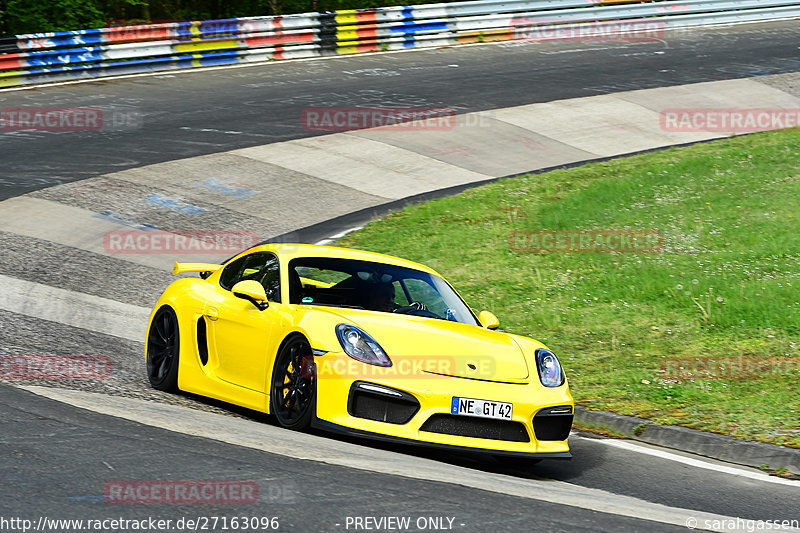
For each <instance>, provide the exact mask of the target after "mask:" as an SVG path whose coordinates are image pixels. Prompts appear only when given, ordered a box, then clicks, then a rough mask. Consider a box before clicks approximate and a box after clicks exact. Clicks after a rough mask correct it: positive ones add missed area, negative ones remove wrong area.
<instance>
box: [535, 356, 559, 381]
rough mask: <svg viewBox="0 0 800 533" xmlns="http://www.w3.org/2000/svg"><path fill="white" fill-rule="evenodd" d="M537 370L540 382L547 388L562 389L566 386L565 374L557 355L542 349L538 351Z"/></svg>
mask: <svg viewBox="0 0 800 533" xmlns="http://www.w3.org/2000/svg"><path fill="white" fill-rule="evenodd" d="M536 368H537V369H538V370H539V381H541V382H542V385H544V386H545V387H560V386H561V385H563V384H564V372H563V371H562V370H561V363H559V362H558V357H556V354H554V353H553V352H551V351H550V350H545V349H543V348H540V349H538V350H536Z"/></svg>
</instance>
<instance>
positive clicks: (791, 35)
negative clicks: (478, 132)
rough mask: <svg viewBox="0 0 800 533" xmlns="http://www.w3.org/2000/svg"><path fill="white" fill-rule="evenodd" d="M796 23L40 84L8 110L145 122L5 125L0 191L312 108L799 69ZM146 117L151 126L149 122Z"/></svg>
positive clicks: (16, 94) (199, 143)
mask: <svg viewBox="0 0 800 533" xmlns="http://www.w3.org/2000/svg"><path fill="white" fill-rule="evenodd" d="M798 43H800V26H798V25H797V23H795V22H791V21H790V22H776V23H771V24H752V25H741V26H733V27H722V28H711V29H702V28H700V29H691V30H685V31H675V32H667V33H666V34H665V36H664V40H663V41H657V42H638V43H598V44H592V43H514V44H498V45H486V46H468V47H461V48H452V49H444V50H430V51H416V52H413V53H393V54H379V55H366V56H360V57H347V58H336V59H325V60H315V61H298V62H286V63H275V64H270V65H266V66H262V67H247V68H234V69H223V70H211V71H204V72H197V73H186V72H183V73H179V74H161V75H157V76H154V77H143V78H133V79H128V80H113V81H100V82H93V83H89V84H78V85H66V86H59V87H52V88H44V89H37V90H34V91H29V90H23V91H12V92H5V91H0V106H2V107H23V106H37V105H38V106H46V107H94V108H99V109H102V110H104V111H110V112H117V113H119V114H120V115H122V116H126V114H131V115H130V116H133V117H138V119H134V120H132V122H131V124H129V125H128V126H127V127H126V126H125V125H123V126H120V127H119V131H112V132H81V133H80V134H78V135H73V134H68V133H67V134H65V133H41V132H39V133H29V132H14V133H13V134H9V133H6V134H4V135H2V137H0V150H2V152H3V167H2V169H0V200H2V199H5V198H9V197H11V196H15V195H18V194H22V193H24V192H28V191H31V190H35V189H38V188H42V187H47V186H50V185H57V184H59V183H64V182H68V181H73V180H78V179H82V178H86V177H90V176H96V175H99V174H104V173H108V172H112V171H119V170H123V169H126V168H133V167H139V166H143V165H148V164H152V163H158V162H162V161H170V160H174V159H181V158H186V157H192V156H197V155H202V154H209V153H215V152H222V151H227V150H232V149H235V148H244V147H248V146H256V145H262V144H267V143H272V142H278V141H285V140H290V139H296V138H300V137H307V136H311V135H315V134H317V133H315V132H309V131H306V130H305V129H303V127H302V124H301V121H300V115H301V111H302V110H303V109H304V108H306V107H324V106H341V107H351V106H385V107H391V106H423V107H426V106H430V107H448V108H452V109H454V110H455V111H456V112H459V113H461V112H469V111H480V110H487V109H497V108H505V107H511V106H515V105H521V104H530V103H535V102H548V101H552V100H562V99H567V98H579V97H585V96H596V95H599V94H608V93H614V92H619V91H627V90H633V89H648V88H653V87H664V86H672V85H684V84H689V83H698V82H705V81H715V80H725V79H733V78H745V77H752V76H761V75H767V74H780V73H785V72H797V71H800V59H799V58H798ZM140 125H141V128H140V127H139V126H140Z"/></svg>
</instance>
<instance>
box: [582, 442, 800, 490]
mask: <svg viewBox="0 0 800 533" xmlns="http://www.w3.org/2000/svg"><path fill="white" fill-rule="evenodd" d="M575 438H577V439H582V440H589V441H591V442H599V443H600V444H605V445H606V446H612V447H614V448H621V449H623V450H627V451H630V452H636V453H641V454H644V455H651V456H653V457H659V458H661V459H667V460H669V461H675V462H678V463H682V464H685V465H687V466H693V467H695V468H704V469H706V470H713V471H715V472H721V473H723V474H731V475H734V476H739V477H746V478H748V479H755V480H758V481H763V482H765V483H776V484H778V485H788V486H790V487H796V488H799V489H800V481H793V480H791V479H783V478H780V477H775V476H770V475H767V474H762V473H761V472H756V471H752V470H744V469H742V468H736V467H733V466H725V465H720V464H715V463H710V462H708V461H703V460H701V459H695V458H692V457H686V456H685V455H679V454H677V453H671V452H668V451H666V450H659V449H657V448H650V447H647V446H642V445H640V444H636V443H634V442H630V441H625V440H617V439H587V438H585V437H577V436H571V437H570V439H575Z"/></svg>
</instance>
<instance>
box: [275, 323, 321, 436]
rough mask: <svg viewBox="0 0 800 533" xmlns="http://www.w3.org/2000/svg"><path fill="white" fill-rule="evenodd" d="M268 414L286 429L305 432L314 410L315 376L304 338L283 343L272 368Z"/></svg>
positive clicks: (315, 398) (309, 350)
mask: <svg viewBox="0 0 800 533" xmlns="http://www.w3.org/2000/svg"><path fill="white" fill-rule="evenodd" d="M271 383H272V386H271V392H270V397H269V401H270V412H271V413H272V414H273V415H274V416H275V419H276V420H277V421H278V424H279V425H280V426H281V427H284V428H286V429H294V430H297V431H306V430H308V429H309V428H310V427H311V419H312V417H313V416H314V412H315V411H316V408H317V376H316V368H315V366H314V357H313V355H312V354H311V346H310V345H309V344H308V341H307V340H306V339H305V337H302V336H300V335H297V336H294V337H292V338H290V339H289V340H287V341H286V342H285V343H284V344H283V346H282V347H281V348H280V351H279V352H278V356H277V357H276V358H275V364H274V365H273V367H272V381H271Z"/></svg>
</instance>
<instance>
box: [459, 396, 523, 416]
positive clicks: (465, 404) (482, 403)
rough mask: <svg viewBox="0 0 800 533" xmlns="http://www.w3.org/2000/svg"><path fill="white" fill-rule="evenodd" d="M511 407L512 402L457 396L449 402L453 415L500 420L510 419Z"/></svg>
mask: <svg viewBox="0 0 800 533" xmlns="http://www.w3.org/2000/svg"><path fill="white" fill-rule="evenodd" d="M513 409H514V408H513V406H512V404H510V403H506V402H493V401H490V400H477V399H475V398H460V397H458V396H453V402H452V403H451V404H450V413H452V414H454V415H467V416H479V417H481V418H499V419H500V420H511V413H512V411H513Z"/></svg>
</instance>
